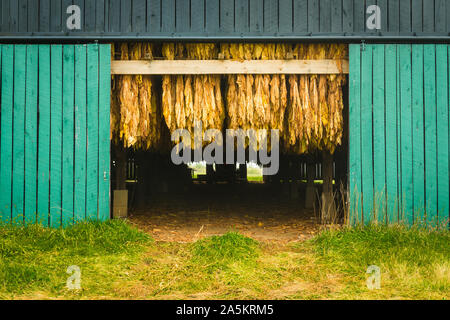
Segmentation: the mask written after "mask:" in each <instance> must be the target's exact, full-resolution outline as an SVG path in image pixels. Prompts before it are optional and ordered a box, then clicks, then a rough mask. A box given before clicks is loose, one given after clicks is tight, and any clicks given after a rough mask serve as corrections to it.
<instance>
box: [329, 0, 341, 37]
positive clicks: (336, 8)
mask: <svg viewBox="0 0 450 320" xmlns="http://www.w3.org/2000/svg"><path fill="white" fill-rule="evenodd" d="M331 32H334V33H340V32H342V1H336V0H331Z"/></svg>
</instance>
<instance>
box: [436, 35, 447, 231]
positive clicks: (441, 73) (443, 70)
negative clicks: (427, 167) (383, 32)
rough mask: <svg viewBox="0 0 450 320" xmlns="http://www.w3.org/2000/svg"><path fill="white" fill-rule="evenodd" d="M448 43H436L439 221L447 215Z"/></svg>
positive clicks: (445, 219)
mask: <svg viewBox="0 0 450 320" xmlns="http://www.w3.org/2000/svg"><path fill="white" fill-rule="evenodd" d="M447 48H448V45H446V44H438V45H436V97H437V101H436V102H437V103H436V106H437V110H436V111H437V114H438V117H437V127H436V129H437V146H438V148H437V192H438V199H437V219H438V221H437V222H439V223H443V222H446V221H448V220H447V219H448V217H449V208H448V206H449V177H450V176H449V161H448V159H449V154H448V144H449V140H448V132H449V120H448V105H449V100H448V98H449V97H448V53H447Z"/></svg>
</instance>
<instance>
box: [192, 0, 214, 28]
mask: <svg viewBox="0 0 450 320" xmlns="http://www.w3.org/2000/svg"><path fill="white" fill-rule="evenodd" d="M208 3H209V2H207V5H208ZM204 5H205V2H204V1H202V0H192V1H191V30H192V31H194V32H202V31H203V30H204V28H205V21H204V15H203V12H204V10H205V8H204ZM208 18H209V17H208V16H206V21H208V20H210V19H208ZM208 22H209V23H211V21H208ZM217 23H218V22H217Z"/></svg>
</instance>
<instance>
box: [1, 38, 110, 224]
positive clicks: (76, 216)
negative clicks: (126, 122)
mask: <svg viewBox="0 0 450 320" xmlns="http://www.w3.org/2000/svg"><path fill="white" fill-rule="evenodd" d="M110 50H111V49H110V45H94V44H92V45H0V57H1V60H0V62H1V63H0V67H1V113H0V117H1V122H0V190H1V191H0V221H2V222H4V223H9V222H13V223H16V224H22V223H25V224H28V223H35V222H38V223H42V224H43V225H44V226H52V227H58V226H61V225H62V226H66V225H69V224H71V223H73V222H78V221H84V220H106V219H109V198H110V196H109V193H110V190H109V171H110V169H109V166H110V160H109V155H110V147H109V106H110V97H109V95H110Z"/></svg>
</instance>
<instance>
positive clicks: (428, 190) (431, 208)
mask: <svg viewBox="0 0 450 320" xmlns="http://www.w3.org/2000/svg"><path fill="white" fill-rule="evenodd" d="M424 75H425V77H424V84H425V86H424V96H425V99H424V100H425V118H424V121H425V213H426V219H427V222H429V223H433V222H435V218H436V216H437V170H436V168H437V152H436V46H435V45H433V44H427V45H424Z"/></svg>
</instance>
